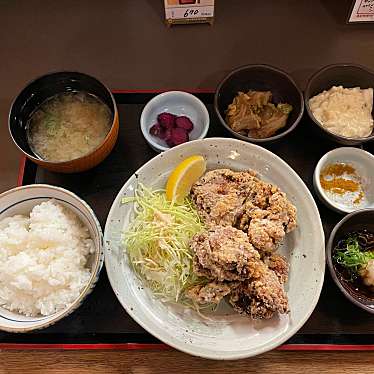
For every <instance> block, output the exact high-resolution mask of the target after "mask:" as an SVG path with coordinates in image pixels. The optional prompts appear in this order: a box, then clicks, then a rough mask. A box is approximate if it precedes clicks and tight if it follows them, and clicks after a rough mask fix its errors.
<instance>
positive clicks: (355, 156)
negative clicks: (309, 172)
mask: <svg viewBox="0 0 374 374" xmlns="http://www.w3.org/2000/svg"><path fill="white" fill-rule="evenodd" d="M336 163H344V164H348V165H351V166H353V167H354V169H355V170H356V173H357V175H358V176H359V177H360V184H361V187H362V190H363V192H364V197H363V198H362V200H361V202H359V203H353V201H352V199H345V198H344V197H342V198H340V197H339V198H334V197H333V194H330V193H328V192H326V191H325V190H324V189H323V188H322V186H321V183H320V174H321V171H323V169H324V168H325V167H327V166H328V165H331V164H336ZM373 170H374V156H373V155H372V154H371V153H369V152H366V151H364V150H362V149H359V148H353V147H341V148H336V149H334V150H332V151H330V152H328V153H326V154H325V155H324V156H323V157H322V158H321V159H320V160H319V162H318V164H317V166H316V168H315V170H314V175H313V185H314V189H315V191H316V193H317V195H318V197H319V199H320V200H321V201H322V202H323V203H324V204H325V205H326V206H327V207H328V208H330V209H332V210H335V211H336V212H338V213H342V214H345V213H351V212H353V211H356V210H359V209H364V208H373V207H374V173H373Z"/></svg>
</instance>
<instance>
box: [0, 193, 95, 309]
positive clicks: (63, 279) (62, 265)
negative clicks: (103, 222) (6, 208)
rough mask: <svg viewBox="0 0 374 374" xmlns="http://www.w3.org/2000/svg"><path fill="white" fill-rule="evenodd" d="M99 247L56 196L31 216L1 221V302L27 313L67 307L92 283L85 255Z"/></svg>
mask: <svg viewBox="0 0 374 374" xmlns="http://www.w3.org/2000/svg"><path fill="white" fill-rule="evenodd" d="M94 251H95V248H94V243H93V241H92V239H91V238H90V233H89V230H88V228H87V227H86V226H85V225H84V224H83V223H82V222H81V221H80V220H79V218H78V217H77V216H76V215H75V214H74V213H73V212H72V211H70V210H69V209H67V208H65V207H63V206H62V205H60V204H58V203H57V202H56V201H54V200H48V201H45V202H42V203H41V204H39V205H36V206H35V207H34V208H33V209H32V211H31V212H30V215H29V217H27V216H23V215H15V216H12V217H7V218H4V219H3V220H1V221H0V306H1V307H3V308H4V309H7V310H9V311H12V312H15V313H20V314H23V315H25V316H40V315H43V316H47V315H51V314H54V313H57V312H59V311H61V310H64V309H66V308H68V307H69V306H70V305H71V304H72V303H73V302H74V301H75V300H76V299H77V298H78V297H79V296H80V294H81V292H82V290H83V289H84V288H85V286H86V285H87V284H88V283H89V280H90V277H91V271H90V270H89V269H88V268H87V267H86V263H87V258H88V255H89V254H90V253H93V252H94Z"/></svg>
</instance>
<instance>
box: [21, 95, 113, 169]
mask: <svg viewBox="0 0 374 374" xmlns="http://www.w3.org/2000/svg"><path fill="white" fill-rule="evenodd" d="M111 124H112V112H111V111H110V109H109V108H108V106H107V105H106V104H104V103H103V102H102V101H101V100H99V99H98V98H97V97H96V96H94V95H91V94H89V93H86V92H64V93H61V94H57V95H55V96H53V97H51V98H50V99H48V100H46V101H45V102H44V103H42V104H41V105H40V106H39V107H38V108H37V109H36V110H35V111H34V112H33V113H32V115H31V117H30V119H29V122H28V124H27V139H28V142H29V145H30V148H31V150H32V151H33V152H34V153H35V155H36V156H38V157H40V158H41V159H43V160H46V161H53V162H62V161H70V160H74V159H76V158H80V157H82V156H85V155H87V154H89V153H91V152H92V151H94V150H95V149H96V148H98V147H99V146H100V145H101V144H102V143H103V141H104V139H105V137H106V136H107V135H108V133H109V130H110V128H111Z"/></svg>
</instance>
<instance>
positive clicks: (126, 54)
mask: <svg viewBox="0 0 374 374" xmlns="http://www.w3.org/2000/svg"><path fill="white" fill-rule="evenodd" d="M350 3H351V1H350V0H314V1H310V0H281V1H275V0H273V1H266V2H265V1H263V0H251V1H245V0H242V1H240V0H230V1H227V0H226V1H225V0H217V1H216V4H217V6H216V19H215V23H214V25H213V26H209V25H190V26H175V27H172V28H167V27H166V26H165V25H164V24H163V22H162V20H163V6H162V1H161V0H158V1H157V0H136V1H135V0H128V1H123V0H112V1H111V2H102V1H100V0H89V1H88V0H80V1H79V2H77V1H74V0H65V1H61V2H60V1H53V2H52V1H50V2H46V1H42V0H18V1H11V0H0V35H1V37H0V58H1V69H0V82H1V84H0V147H1V148H0V149H1V158H0V192H1V191H5V190H7V189H9V188H11V187H14V186H15V184H16V178H17V172H18V162H19V156H20V155H19V154H18V152H17V151H16V149H15V147H14V145H13V144H12V143H11V141H10V139H9V136H8V131H7V115H8V111H9V107H10V104H11V101H12V99H13V98H14V97H15V96H16V95H17V93H18V92H19V91H20V90H21V89H22V88H23V87H24V85H25V84H26V82H28V81H29V80H31V79H33V78H35V77H37V76H39V75H42V74H44V73H46V72H49V71H58V70H76V71H82V72H86V73H88V74H91V75H93V76H96V77H97V78H98V79H100V80H102V81H103V82H104V83H106V84H107V85H108V86H109V87H110V88H112V89H147V88H152V89H163V88H176V89H183V88H192V89H193V88H214V87H215V86H216V84H217V83H218V82H219V80H220V79H221V78H222V77H223V76H224V75H225V73H227V72H228V71H230V70H231V69H233V68H235V67H237V66H240V65H244V64H247V63H267V64H271V65H274V66H277V67H279V68H282V69H284V70H286V71H288V72H289V73H290V74H291V75H292V76H293V77H294V79H295V80H296V82H297V83H298V84H299V85H300V87H301V88H304V87H305V84H306V82H307V79H308V77H309V76H310V75H311V74H312V73H313V72H314V71H316V70H317V69H318V68H320V67H322V66H324V65H327V64H331V63H338V62H353V63H359V64H363V65H366V66H368V67H370V68H374V48H372V43H373V36H374V29H373V27H374V26H373V25H347V24H345V19H346V16H347V13H348V10H349V7H350ZM128 126H138V123H136V122H134V123H131V124H128ZM0 362H1V363H0V373H3V372H4V373H5V372H6V373H8V372H12V371H14V372H20V371H21V370H24V369H25V368H27V372H37V371H38V372H43V373H44V372H48V373H59V372H63V371H68V372H79V373H83V372H92V371H94V370H95V372H122V371H127V372H131V373H153V372H167V371H171V372H174V371H176V370H178V371H182V370H183V368H187V369H188V371H189V372H200V371H201V370H202V368H204V372H217V373H219V372H225V371H227V370H230V369H231V370H232V369H234V370H235V369H238V370H245V371H246V372H259V371H261V372H264V373H267V372H269V373H270V372H273V370H274V367H275V368H276V370H277V372H279V373H283V372H290V371H291V372H292V371H294V372H300V371H301V370H303V371H304V372H305V373H308V372H316V371H319V372H321V373H335V372H336V373H338V372H339V373H341V372H348V371H350V372H352V373H356V372H357V373H358V372H363V371H364V370H365V371H366V370H367V367H370V365H373V364H374V352H372V353H368V352H324V353H319V352H314V353H313V352H270V353H267V354H265V355H262V356H260V357H258V358H255V359H250V360H243V361H238V362H227V363H217V362H211V361H206V360H202V359H197V358H193V357H189V356H187V355H184V354H182V353H178V352H175V351H173V350H170V351H162V352H161V351H160V352H158V351H152V352H143V351H135V352H134V351H132V352H131V351H121V352H116V351H115V352H106V351H89V352H87V351H85V352H77V351H68V352H61V351H53V352H43V351H30V352H19V351H9V352H6V351H4V352H0ZM187 369H186V370H187Z"/></svg>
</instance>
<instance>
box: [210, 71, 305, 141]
mask: <svg viewBox="0 0 374 374" xmlns="http://www.w3.org/2000/svg"><path fill="white" fill-rule="evenodd" d="M249 90H254V91H271V92H272V96H273V97H272V102H273V103H275V104H278V103H287V104H291V105H292V111H291V113H290V114H289V116H288V119H287V124H286V126H285V127H283V128H281V129H280V130H278V131H277V132H276V133H275V134H274V135H272V136H270V137H268V138H263V139H259V138H254V137H249V136H246V135H242V134H239V133H238V132H236V131H234V130H233V129H232V128H231V127H230V126H229V125H228V124H227V123H226V120H225V118H226V110H227V108H228V106H229V104H231V103H232V101H233V99H234V97H235V96H236V95H237V94H238V92H239V91H241V92H248V91H249ZM214 109H215V112H216V114H217V116H218V118H219V121H220V123H221V124H222V125H223V126H224V127H225V128H226V129H227V130H228V131H230V133H231V134H232V135H233V136H234V137H236V138H238V139H241V140H245V141H248V142H251V143H258V144H264V143H271V142H273V141H276V140H279V139H282V138H283V137H285V136H286V135H287V134H289V133H290V132H291V131H292V130H294V129H295V128H296V126H297V125H298V124H299V122H300V120H301V117H302V116H303V112H304V99H303V94H302V92H301V91H300V89H299V88H298V87H297V85H296V83H295V82H294V80H293V79H292V78H291V77H290V75H288V74H287V73H285V72H284V71H282V70H279V69H277V68H275V67H272V66H269V65H246V66H243V67H240V68H238V69H235V70H234V71H232V72H231V73H229V74H228V75H227V76H226V77H225V78H224V79H223V80H222V81H221V83H220V84H219V85H218V87H217V89H216V92H215V96H214Z"/></svg>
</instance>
